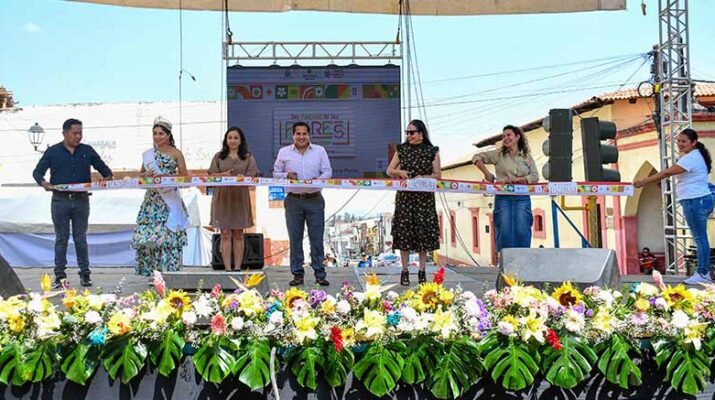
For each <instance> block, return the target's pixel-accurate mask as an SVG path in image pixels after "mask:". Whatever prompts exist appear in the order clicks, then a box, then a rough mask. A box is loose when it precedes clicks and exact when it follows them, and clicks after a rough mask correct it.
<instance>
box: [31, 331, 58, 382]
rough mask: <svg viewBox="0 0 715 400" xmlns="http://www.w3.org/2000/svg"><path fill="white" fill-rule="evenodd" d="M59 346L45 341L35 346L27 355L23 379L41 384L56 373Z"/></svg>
mask: <svg viewBox="0 0 715 400" xmlns="http://www.w3.org/2000/svg"><path fill="white" fill-rule="evenodd" d="M56 362H57V344H55V343H54V342H51V341H45V342H42V343H39V344H37V345H35V346H34V347H33V348H32V349H30V350H28V351H27V353H26V354H25V365H24V366H23V378H24V380H25V381H29V382H40V381H42V380H45V379H47V378H49V377H50V376H52V374H54V373H55V363H56Z"/></svg>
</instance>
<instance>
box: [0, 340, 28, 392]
mask: <svg viewBox="0 0 715 400" xmlns="http://www.w3.org/2000/svg"><path fill="white" fill-rule="evenodd" d="M24 365H25V349H24V348H23V346H21V345H18V344H16V343H12V342H11V343H9V344H8V345H7V346H5V347H4V348H3V349H2V352H0V382H2V383H4V384H6V385H8V384H12V385H14V386H20V385H22V384H24V383H25V382H27V379H25V376H24V373H23V367H24Z"/></svg>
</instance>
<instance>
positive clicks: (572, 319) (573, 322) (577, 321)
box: [564, 309, 586, 333]
mask: <svg viewBox="0 0 715 400" xmlns="http://www.w3.org/2000/svg"><path fill="white" fill-rule="evenodd" d="M584 325H586V321H585V320H584V318H583V315H581V314H580V313H578V312H576V311H574V310H571V309H568V310H566V313H565V314H564V328H566V330H567V331H569V332H571V333H581V330H583V327H584Z"/></svg>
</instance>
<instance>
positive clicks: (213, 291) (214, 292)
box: [211, 283, 221, 299]
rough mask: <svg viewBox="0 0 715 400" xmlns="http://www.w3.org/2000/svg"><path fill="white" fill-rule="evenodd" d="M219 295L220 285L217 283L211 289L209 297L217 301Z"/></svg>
mask: <svg viewBox="0 0 715 400" xmlns="http://www.w3.org/2000/svg"><path fill="white" fill-rule="evenodd" d="M219 293H221V284H219V283H217V284H215V285H214V287H213V289H211V297H213V298H214V299H218V295H219Z"/></svg>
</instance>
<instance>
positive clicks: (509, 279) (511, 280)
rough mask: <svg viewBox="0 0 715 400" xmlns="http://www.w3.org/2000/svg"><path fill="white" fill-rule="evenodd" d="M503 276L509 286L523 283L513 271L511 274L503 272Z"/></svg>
mask: <svg viewBox="0 0 715 400" xmlns="http://www.w3.org/2000/svg"><path fill="white" fill-rule="evenodd" d="M501 277H502V279H504V284H505V285H507V286H509V287H512V286H518V285H520V284H521V282H519V281H518V280H517V279H516V277H515V276H514V273H513V272H510V273H509V275H506V274H501Z"/></svg>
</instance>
